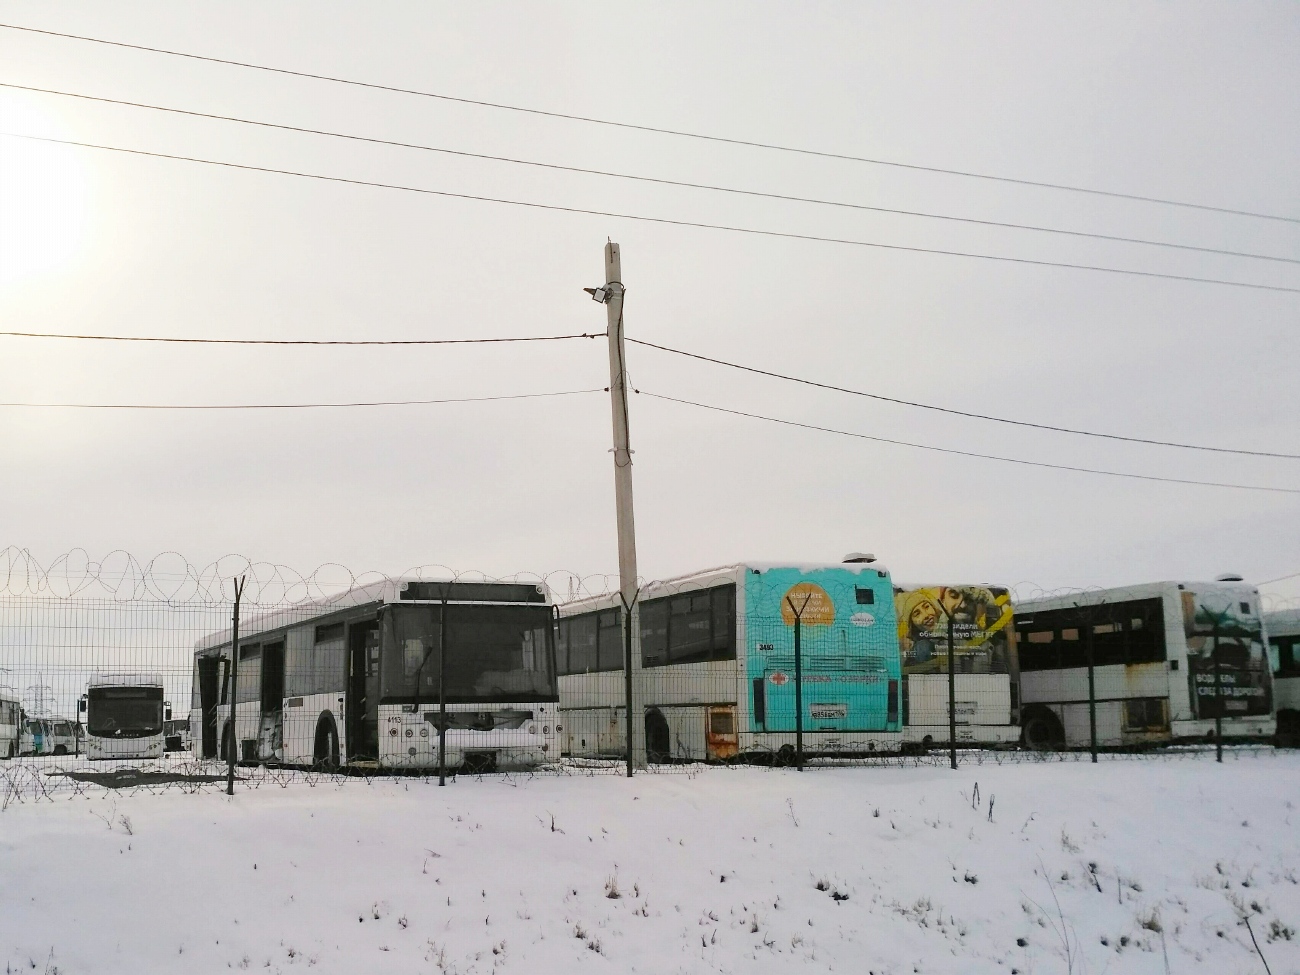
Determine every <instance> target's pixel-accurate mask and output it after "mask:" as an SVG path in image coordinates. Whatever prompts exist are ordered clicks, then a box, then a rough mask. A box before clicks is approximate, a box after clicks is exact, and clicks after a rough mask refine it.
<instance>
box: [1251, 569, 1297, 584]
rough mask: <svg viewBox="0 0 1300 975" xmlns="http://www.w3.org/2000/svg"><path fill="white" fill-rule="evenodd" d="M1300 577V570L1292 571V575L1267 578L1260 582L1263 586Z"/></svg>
mask: <svg viewBox="0 0 1300 975" xmlns="http://www.w3.org/2000/svg"><path fill="white" fill-rule="evenodd" d="M1295 578H1300V572H1292V573H1291V574H1290V575H1285V576H1278V577H1277V578H1276V579H1265V580H1264V581H1263V582H1261V583H1260V585H1261V586H1271V585H1272V584H1273V583H1275V582H1286V581H1287V580H1288V579H1295Z"/></svg>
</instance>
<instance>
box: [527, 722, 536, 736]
mask: <svg viewBox="0 0 1300 975" xmlns="http://www.w3.org/2000/svg"><path fill="white" fill-rule="evenodd" d="M528 733H529V734H530V735H535V734H537V725H535V724H530V725H529V726H528Z"/></svg>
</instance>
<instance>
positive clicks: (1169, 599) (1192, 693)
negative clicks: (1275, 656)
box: [1015, 577, 1276, 748]
mask: <svg viewBox="0 0 1300 975" xmlns="http://www.w3.org/2000/svg"><path fill="white" fill-rule="evenodd" d="M1015 629H1016V655H1017V658H1018V662H1019V667H1020V692H1021V702H1020V705H1021V711H1020V725H1021V729H1022V739H1023V741H1024V743H1025V744H1026V745H1028V746H1030V747H1036V748H1050V747H1062V746H1064V747H1071V748H1074V747H1084V746H1087V745H1088V744H1089V743H1090V740H1091V727H1090V724H1091V721H1092V717H1091V715H1090V713H1089V712H1090V706H1089V670H1090V669H1091V671H1092V684H1093V690H1092V694H1091V697H1092V701H1093V702H1094V703H1093V705H1092V708H1093V709H1094V710H1095V715H1096V725H1097V741H1098V744H1099V745H1101V746H1105V747H1117V746H1138V745H1146V744H1156V743H1161V742H1171V741H1190V740H1207V739H1212V738H1213V737H1214V731H1215V719H1216V718H1218V719H1219V720H1220V721H1221V722H1222V727H1223V736H1224V738H1225V739H1227V738H1229V737H1231V738H1238V739H1262V738H1267V737H1270V736H1272V735H1273V733H1274V730H1275V727H1276V721H1275V719H1274V714H1273V675H1272V672H1271V668H1270V666H1269V659H1268V653H1267V650H1266V645H1265V639H1264V627H1263V621H1262V620H1261V617H1260V607H1259V592H1258V591H1257V590H1256V589H1255V588H1254V587H1253V586H1251V585H1249V584H1247V583H1244V582H1242V581H1240V579H1238V578H1235V577H1228V578H1223V579H1220V580H1217V581H1215V582H1155V583H1148V584H1145V585H1137V586H1125V587H1122V588H1116V589H1104V590H1095V591H1088V592H1085V593H1076V594H1072V595H1063V596H1054V597H1051V598H1047V599H1034V600H1027V601H1025V600H1022V601H1021V602H1020V604H1019V605H1018V606H1017V608H1016V616H1015ZM1090 664H1091V667H1090V666H1089V665H1090Z"/></svg>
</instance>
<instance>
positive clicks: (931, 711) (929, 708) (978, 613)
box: [894, 585, 1020, 749]
mask: <svg viewBox="0 0 1300 975" xmlns="http://www.w3.org/2000/svg"><path fill="white" fill-rule="evenodd" d="M894 611H895V616H896V617H897V620H898V646H899V653H900V655H901V657H902V669H903V741H904V747H905V748H916V747H918V746H919V747H921V748H923V749H924V748H928V747H929V746H931V745H934V744H939V743H945V742H947V741H948V740H949V738H950V737H951V735H950V726H949V719H948V712H949V707H948V700H949V680H948V672H949V668H948V661H949V636H950V635H951V638H952V648H951V649H952V678H953V679H952V697H953V702H954V707H953V708H952V710H953V713H954V714H955V716H956V722H955V723H956V731H957V738H956V740H957V743H958V744H960V745H968V746H972V745H1008V744H1014V743H1016V742H1017V741H1019V739H1020V728H1019V726H1018V725H1017V723H1016V721H1017V704H1018V701H1017V697H1018V691H1019V676H1020V675H1019V673H1018V668H1017V667H1016V655H1015V647H1014V645H1013V643H1012V637H1013V634H1014V628H1013V626H1012V619H1013V618H1014V615H1013V609H1012V605H1011V595H1010V593H1009V591H1008V590H1007V589H1006V588H1005V587H1001V586H973V585H960V586H953V585H949V586H910V587H897V588H895V590H894ZM950 622H951V624H952V625H951V628H950V627H949V623H950Z"/></svg>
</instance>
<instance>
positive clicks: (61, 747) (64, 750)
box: [54, 745, 68, 755]
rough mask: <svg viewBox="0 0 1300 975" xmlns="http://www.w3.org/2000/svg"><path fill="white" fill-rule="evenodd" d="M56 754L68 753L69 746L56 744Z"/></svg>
mask: <svg viewBox="0 0 1300 975" xmlns="http://www.w3.org/2000/svg"><path fill="white" fill-rule="evenodd" d="M54 754H55V755H66V754H68V746H67V745H55V746H54Z"/></svg>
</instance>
